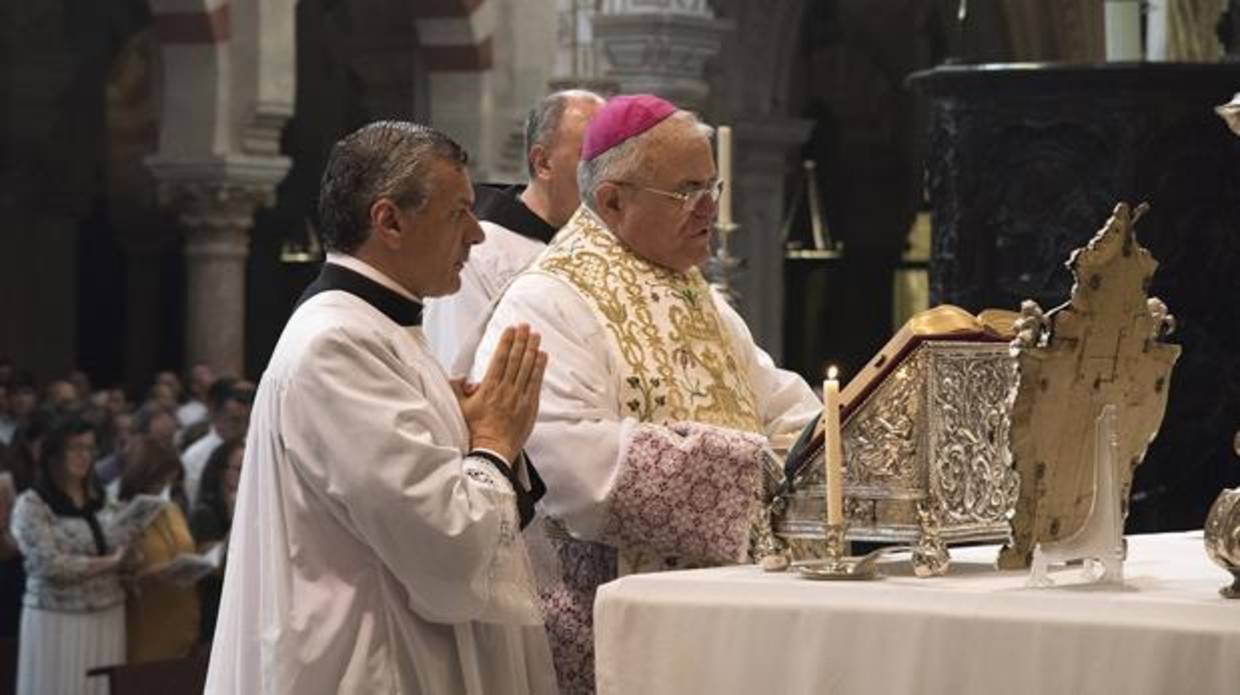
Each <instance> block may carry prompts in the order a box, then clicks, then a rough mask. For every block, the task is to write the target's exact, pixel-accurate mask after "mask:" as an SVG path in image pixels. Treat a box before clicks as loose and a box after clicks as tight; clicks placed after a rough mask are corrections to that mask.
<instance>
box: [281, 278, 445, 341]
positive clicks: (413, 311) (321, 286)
mask: <svg viewBox="0 0 1240 695" xmlns="http://www.w3.org/2000/svg"><path fill="white" fill-rule="evenodd" d="M330 290H341V291H344V292H348V293H349V294H351V295H353V296H355V297H357V298H358V299H361V300H362V301H364V302H366V303H367V304H369V305H371V306H372V307H374V308H375V309H378V310H379V311H380V312H381V313H382V314H383V315H384V316H386V317H388V318H389V319H391V320H392V321H395V322H396V323H398V324H400V325H402V326H404V327H406V328H410V327H413V326H420V325H422V305H421V304H419V303H418V302H415V301H414V300H412V299H409V298H408V297H405V296H402V295H401V294H400V293H399V292H396V291H393V290H390V289H388V288H386V287H384V286H383V285H380V284H379V283H377V282H375V281H374V280H371V279H370V278H368V277H366V276H365V275H362V274H361V273H357V272H354V271H352V270H349V269H348V268H346V267H344V266H342V265H336V264H335V263H324V264H323V269H322V270H320V271H319V276H318V277H317V278H315V280H314V282H312V283H310V286H309V287H307V288H306V291H304V292H302V293H301V298H300V299H298V300H297V306H301V305H302V304H304V303H305V302H306V300H308V299H310V298H311V297H313V296H314V295H316V294H318V293H320V292H328V291H330Z"/></svg>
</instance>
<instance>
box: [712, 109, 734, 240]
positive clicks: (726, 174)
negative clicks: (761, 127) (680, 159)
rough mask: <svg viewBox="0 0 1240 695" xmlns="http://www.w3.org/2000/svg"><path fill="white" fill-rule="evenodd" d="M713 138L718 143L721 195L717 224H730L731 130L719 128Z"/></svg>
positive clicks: (723, 126) (724, 126) (725, 127)
mask: <svg viewBox="0 0 1240 695" xmlns="http://www.w3.org/2000/svg"><path fill="white" fill-rule="evenodd" d="M715 137H716V138H717V139H718V142H719V155H718V156H719V180H720V181H722V182H723V193H722V194H721V195H720V196H719V223H720V224H724V225H727V224H732V129H731V128H730V127H728V126H726V125H721V126H719V130H718V131H716V133H715Z"/></svg>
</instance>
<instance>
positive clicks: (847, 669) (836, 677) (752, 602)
mask: <svg viewBox="0 0 1240 695" xmlns="http://www.w3.org/2000/svg"><path fill="white" fill-rule="evenodd" d="M1128 549H1129V550H1128V561H1127V562H1126V563H1125V565H1124V572H1125V578H1126V582H1125V584H1124V585H1123V586H1114V585H1112V586H1099V585H1084V584H1081V583H1080V582H1081V578H1080V568H1079V567H1076V568H1068V569H1061V570H1057V571H1055V572H1053V573H1052V577H1053V578H1054V579H1055V580H1056V582H1057V583H1058V585H1057V586H1055V587H1052V588H1049V589H1034V588H1026V587H1025V580H1026V577H1027V576H1028V573H1027V572H998V571H996V570H994V569H993V562H994V558H995V556H996V553H997V547H996V546H984V547H974V548H953V549H952V564H951V568H950V571H949V574H948V576H946V577H940V578H935V579H918V578H916V577H914V576H913V575H912V571H911V568H910V566H909V564H908V562H907V560H905V561H893V562H891V563H886V562H885V563H883V564H882V565H881V566H882V568H883V572H884V573H885V574H887V575H888V576H887V577H886V578H884V579H881V580H876V581H870V582H829V581H813V580H810V579H805V578H802V577H800V576H798V575H797V574H795V573H786V574H764V573H763V572H762V571H761V570H760V569H759V568H757V567H754V566H741V567H723V568H717V569H707V570H690V571H682V572H665V573H660V574H643V575H633V576H628V577H623V578H621V579H618V580H616V581H614V582H611V583H609V584H606V585H604V586H603V587H601V588H600V590H599V593H598V597H597V599H596V601H595V604H594V620H595V626H594V629H595V647H596V650H597V653H596V676H597V682H598V691H599V693H600V695H621V694H628V693H632V694H634V695H638V694H641V695H659V694H661V693H668V694H672V693H675V694H677V695H684V694H687V693H709V694H710V695H722V694H725V693H738V694H739V693H744V694H745V695H766V694H768V693H772V694H774V693H779V694H781V695H782V694H784V693H788V694H793V693H807V694H808V693H814V694H815V695H824V694H826V693H831V694H833V695H834V694H850V693H866V694H867V695H868V694H871V693H873V694H883V695H886V694H889V693H890V694H894V693H927V694H937V693H943V694H948V693H950V694H952V695H957V694H971V693H978V694H985V695H1024V694H1026V693H1028V694H1029V695H1034V694H1035V693H1036V694H1039V695H1040V694H1043V693H1074V694H1077V693H1079V694H1089V695H1092V694H1094V693H1097V694H1099V695H1102V694H1106V695H1110V694H1111V693H1123V694H1124V695H1142V694H1149V695H1164V694H1165V695H1173V694H1174V695H1180V694H1184V695H1188V694H1190V693H1191V694H1194V695H1198V694H1209V693H1219V694H1227V695H1236V694H1237V693H1240V600H1237V601H1229V600H1227V599H1224V598H1222V597H1221V596H1219V594H1218V588H1219V587H1220V586H1222V585H1224V584H1226V583H1228V580H1229V579H1230V576H1229V575H1228V574H1227V573H1226V572H1224V571H1223V570H1222V569H1220V568H1218V567H1217V566H1215V565H1214V564H1212V563H1211V562H1210V561H1209V559H1208V558H1207V557H1206V555H1205V551H1204V548H1203V546H1202V540H1201V531H1193V532H1188V533H1176V534H1158V535H1144V536H1129V538H1128Z"/></svg>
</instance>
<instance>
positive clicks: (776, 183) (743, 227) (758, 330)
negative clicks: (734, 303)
mask: <svg viewBox="0 0 1240 695" xmlns="http://www.w3.org/2000/svg"><path fill="white" fill-rule="evenodd" d="M812 127H813V122H812V121H808V120H803V119H798V118H768V119H741V120H737V121H736V122H735V123H734V125H733V128H734V131H735V140H736V159H735V162H736V164H735V169H734V171H735V176H736V210H737V214H738V222H739V224H740V230H739V231H737V232H736V233H735V234H734V235H733V237H732V253H733V254H735V255H737V256H740V257H741V258H744V259H745V260H746V269H745V271H743V272H742V273H741V274H740V276H739V278H737V281H736V286H737V289H738V291H739V293H740V307H739V309H740V312H741V316H743V317H744V318H745V320H746V322H747V323H748V324H749V330H750V331H751V332H752V333H753V336H754V339H755V340H756V341H757V342H758V344H759V345H761V346H762V347H763V349H765V350H766V351H767V352H769V353H770V354H771V356H772V357H774V358H775V359H776V361H778V360H779V359H780V358H781V356H782V355H783V347H784V333H783V330H784V322H783V317H784V244H783V240H782V239H780V236H779V235H780V227H781V225H782V223H783V216H784V198H785V196H784V187H785V181H786V179H787V175H788V172H789V167H790V159H789V157H790V155H791V153H793V152H795V151H796V150H797V148H798V147H800V146H801V145H802V144H803V143H804V142H805V140H806V138H808V137H809V132H810V129H811V128H812Z"/></svg>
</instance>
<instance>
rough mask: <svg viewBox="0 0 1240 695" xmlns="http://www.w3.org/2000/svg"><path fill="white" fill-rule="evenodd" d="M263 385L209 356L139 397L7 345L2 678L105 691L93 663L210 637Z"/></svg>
mask: <svg viewBox="0 0 1240 695" xmlns="http://www.w3.org/2000/svg"><path fill="white" fill-rule="evenodd" d="M253 393H254V384H252V383H251V382H248V381H244V380H239V379H235V378H232V377H217V376H216V375H215V373H214V371H213V370H212V368H211V367H210V366H209V365H205V364H199V365H195V366H194V367H193V368H192V369H191V370H190V372H189V373H188V374H187V375H186V376H185V378H184V379H183V378H182V377H181V376H179V375H177V374H176V373H175V372H170V371H165V372H161V373H159V374H158V375H157V377H156V379H155V382H154V383H153V384H152V385H151V386H150V387H149V388H148V389H147V390H146V393H144V394H142V395H141V397H140V398H138V399H137V400H133V399H131V398H130V394H128V393H126V392H125V390H123V389H120V388H107V389H98V388H94V387H92V384H91V382H90V378H89V377H88V376H87V375H86V374H85V373H84V372H82V371H77V370H74V371H70V372H69V373H68V374H66V376H65V377H64V378H62V379H55V380H52V381H49V382H47V383H45V384H40V383H37V382H36V381H35V379H34V378H33V377H32V376H31V374H30V373H29V372H28V371H27V370H25V369H23V368H22V366H21V365H18V364H13V363H12V361H11V360H7V359H4V358H0V604H2V606H0V650H3V651H4V654H3V656H0V659H3V662H0V663H6V664H13V665H15V666H16V668H15V669H12V670H10V669H0V674H2V675H3V677H4V678H6V679H14V681H12V682H4V683H0V692H11V691H13V688H15V687H16V688H17V692H30V693H36V692H62V691H63V692H87V693H94V692H106V681H107V679H106V678H105V677H101V676H100V677H87V675H86V674H87V671H89V670H91V669H94V668H104V667H112V666H119V665H123V664H135V663H143V662H153V661H162V660H169V659H178V658H183V657H188V656H191V655H193V654H195V653H197V652H198V650H200V649H202V648H203V646H204V645H206V644H208V643H209V642H210V639H211V635H212V633H213V631H214V625H215V613H216V611H217V609H218V605H219V594H220V587H221V584H222V580H223V558H224V556H225V554H224V552H223V551H224V550H225V548H226V544H227V540H228V531H229V527H230V525H231V519H232V509H233V504H234V501H235V498H236V491H237V482H238V479H239V476H240V471H241V462H242V454H243V449H244V437H245V432H246V427H247V425H248V420H249V408H250V402H251V401H252V400H253ZM210 562H215V563H217V564H216V566H214V567H208V566H207V563H210ZM195 565H197V567H195ZM187 568H189V572H188V573H187V572H186V569H187ZM12 671H15V673H13V672H12Z"/></svg>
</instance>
